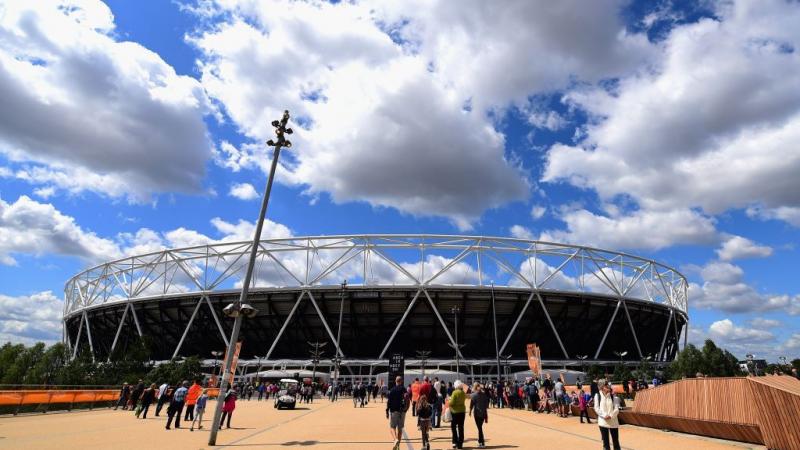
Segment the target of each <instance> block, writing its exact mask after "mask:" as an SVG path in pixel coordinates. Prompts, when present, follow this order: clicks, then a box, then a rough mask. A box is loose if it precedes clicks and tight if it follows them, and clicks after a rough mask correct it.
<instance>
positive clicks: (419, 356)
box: [416, 350, 431, 378]
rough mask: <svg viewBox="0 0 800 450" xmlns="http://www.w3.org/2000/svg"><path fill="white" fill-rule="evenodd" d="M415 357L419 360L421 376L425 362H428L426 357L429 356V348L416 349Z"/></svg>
mask: <svg viewBox="0 0 800 450" xmlns="http://www.w3.org/2000/svg"><path fill="white" fill-rule="evenodd" d="M416 353H417V359H418V360H419V364H420V366H422V376H423V378H424V377H425V363H427V362H428V358H429V357H430V356H431V351H430V350H417V352H416Z"/></svg>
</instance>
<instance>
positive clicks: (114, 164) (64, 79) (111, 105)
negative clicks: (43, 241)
mask: <svg viewBox="0 0 800 450" xmlns="http://www.w3.org/2000/svg"><path fill="white" fill-rule="evenodd" d="M0 10H1V13H0V97H2V98H3V108H2V109H0V154H2V155H4V156H5V157H6V158H7V159H8V160H10V161H11V162H12V165H13V166H14V170H13V174H12V175H11V176H14V177H16V178H18V179H21V180H24V181H27V182H30V183H32V184H34V185H44V189H59V190H64V191H68V192H70V193H78V192H82V191H93V192H96V193H98V194H100V195H107V196H110V197H126V198H128V199H129V200H131V201H145V200H147V199H148V198H149V197H150V195H151V194H153V193H158V192H166V191H169V192H174V191H178V192H200V191H201V182H202V180H203V177H204V175H205V161H206V160H207V159H208V158H209V157H210V156H211V146H210V142H209V139H208V137H207V135H206V134H207V133H206V127H205V125H204V123H203V114H204V113H206V112H208V111H209V106H208V105H209V103H208V101H207V99H206V96H205V93H204V91H203V88H202V86H201V85H200V83H199V82H198V81H197V80H195V79H193V78H191V77H188V76H181V75H178V74H176V73H175V70H174V69H173V68H172V67H171V66H170V65H169V64H167V63H166V62H164V61H163V60H162V59H161V57H160V56H158V55H157V54H155V53H153V52H151V51H150V50H148V49H146V48H144V47H142V46H141V45H139V44H136V43H133V42H123V41H119V40H117V39H116V37H115V36H116V34H115V28H114V18H113V16H112V13H111V10H110V9H109V8H108V7H107V6H106V5H105V4H104V3H102V2H100V1H78V0H58V1H54V2H29V1H24V0H12V1H7V2H4V4H3V5H2V7H0ZM39 192H40V193H48V191H39ZM43 197H44V198H46V196H43Z"/></svg>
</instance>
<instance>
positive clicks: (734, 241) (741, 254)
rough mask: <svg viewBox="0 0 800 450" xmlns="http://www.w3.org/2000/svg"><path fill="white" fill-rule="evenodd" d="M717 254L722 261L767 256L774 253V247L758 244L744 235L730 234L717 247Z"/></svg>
mask: <svg viewBox="0 0 800 450" xmlns="http://www.w3.org/2000/svg"><path fill="white" fill-rule="evenodd" d="M717 255H718V256H719V259H721V260H722V261H733V260H734V259H743V258H765V257H767V256H770V255H772V248H771V247H768V246H765V245H758V244H756V243H755V242H753V241H751V240H750V239H747V238H744V237H742V236H730V237H728V238H727V239H726V240H725V241H724V242H723V243H722V247H720V248H719V249H717Z"/></svg>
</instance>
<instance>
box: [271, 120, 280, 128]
mask: <svg viewBox="0 0 800 450" xmlns="http://www.w3.org/2000/svg"><path fill="white" fill-rule="evenodd" d="M272 126H273V127H275V128H278V127H279V126H281V123H280V122H278V121H277V120H273V121H272Z"/></svg>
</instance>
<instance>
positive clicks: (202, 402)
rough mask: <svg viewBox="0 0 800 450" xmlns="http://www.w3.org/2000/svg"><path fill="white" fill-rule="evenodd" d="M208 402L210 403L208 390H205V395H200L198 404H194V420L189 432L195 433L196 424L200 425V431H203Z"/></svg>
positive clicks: (198, 426) (198, 427)
mask: <svg viewBox="0 0 800 450" xmlns="http://www.w3.org/2000/svg"><path fill="white" fill-rule="evenodd" d="M206 402H208V389H203V393H202V394H200V397H199V398H198V399H197V403H195V404H194V419H192V426H190V427H189V431H194V423H195V422H197V423H198V425H197V429H198V430H202V429H203V413H204V412H205V410H206Z"/></svg>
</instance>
